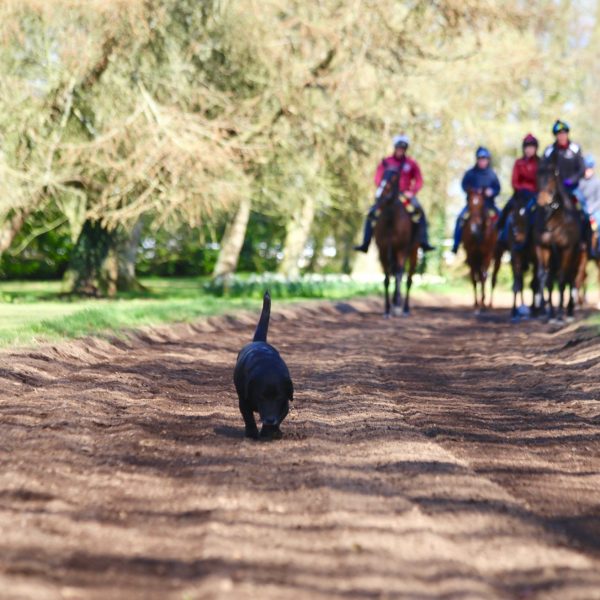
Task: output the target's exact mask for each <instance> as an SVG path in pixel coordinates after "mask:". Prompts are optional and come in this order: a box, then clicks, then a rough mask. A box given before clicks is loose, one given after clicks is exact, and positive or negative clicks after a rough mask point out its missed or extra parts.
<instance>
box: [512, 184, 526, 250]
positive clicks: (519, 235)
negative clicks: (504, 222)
mask: <svg viewBox="0 0 600 600" xmlns="http://www.w3.org/2000/svg"><path fill="white" fill-rule="evenodd" d="M514 203H515V206H514V209H513V211H512V215H511V221H510V227H511V230H512V235H513V239H514V240H515V242H516V243H517V244H519V245H522V244H524V243H525V242H526V240H527V232H528V229H529V215H528V214H527V205H528V204H529V199H528V198H527V196H526V195H525V194H521V193H519V192H517V193H516V194H515V199H514Z"/></svg>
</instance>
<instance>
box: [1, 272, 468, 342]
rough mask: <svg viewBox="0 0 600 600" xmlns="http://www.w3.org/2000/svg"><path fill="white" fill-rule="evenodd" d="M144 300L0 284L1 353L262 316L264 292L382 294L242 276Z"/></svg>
mask: <svg viewBox="0 0 600 600" xmlns="http://www.w3.org/2000/svg"><path fill="white" fill-rule="evenodd" d="M142 283H143V284H144V286H145V287H146V290H145V291H144V292H143V293H135V294H121V295H120V296H119V297H118V298H117V299H115V300H94V299H79V298H72V297H63V296H61V284H60V282H18V281H12V282H2V283H0V300H1V302H0V347H6V346H14V345H20V346H28V345H33V344H37V343H40V342H48V341H57V340H60V339H63V338H73V337H81V336H86V335H95V334H106V333H116V332H118V331H120V330H123V329H130V328H136V327H142V326H148V325H159V324H163V323H174V322H190V321H193V320H195V319H198V318H201V317H207V316H211V315H218V314H223V313H226V312H235V311H237V310H241V309H258V308H259V306H260V299H261V298H262V294H263V292H264V290H265V289H267V288H268V289H269V290H270V292H271V296H272V297H273V299H274V301H275V302H282V301H285V302H290V301H298V300H305V299H330V300H343V299H349V298H353V297H357V296H365V295H370V294H381V278H380V277H375V278H373V279H370V280H355V279H351V278H350V277H347V276H342V275H326V276H305V277H301V278H296V279H291V280H290V279H285V278H283V277H280V276H277V275H262V276H241V277H235V278H233V279H232V280H230V281H228V282H221V283H218V284H214V283H211V282H208V281H207V280H203V279H199V278H169V279H160V278H150V279H144V280H142ZM415 288H416V290H418V289H421V290H423V291H427V292H434V293H439V294H444V293H456V292H460V293H462V292H464V293H468V289H469V288H468V285H467V283H466V282H465V281H463V280H455V281H453V282H446V281H444V280H441V279H439V278H437V279H436V278H417V281H416V282H415Z"/></svg>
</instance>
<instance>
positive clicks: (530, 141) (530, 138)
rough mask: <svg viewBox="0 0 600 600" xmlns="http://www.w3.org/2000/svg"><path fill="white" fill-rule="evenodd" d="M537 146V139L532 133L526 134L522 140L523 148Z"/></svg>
mask: <svg viewBox="0 0 600 600" xmlns="http://www.w3.org/2000/svg"><path fill="white" fill-rule="evenodd" d="M539 145H540V144H539V142H538V139H537V138H536V137H535V135H533V134H532V133H528V134H527V135H526V136H525V137H524V138H523V148H525V146H535V147H536V148H537V147H538V146H539Z"/></svg>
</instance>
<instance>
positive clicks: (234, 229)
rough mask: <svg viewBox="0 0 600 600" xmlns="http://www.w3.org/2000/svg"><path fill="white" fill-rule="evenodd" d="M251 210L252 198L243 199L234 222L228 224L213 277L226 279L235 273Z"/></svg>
mask: <svg viewBox="0 0 600 600" xmlns="http://www.w3.org/2000/svg"><path fill="white" fill-rule="evenodd" d="M250 208H251V201H250V198H243V199H242V201H241V202H240V204H239V206H238V209H237V212H236V214H235V217H234V219H233V221H231V222H230V223H228V224H227V227H226V228H225V233H224V234H223V239H222V240H221V251H220V252H219V258H218V259H217V264H216V265H215V270H214V271H213V277H224V276H227V275H232V274H233V273H235V269H236V267H237V264H238V260H239V258H240V252H241V251H242V246H243V245H244V239H245V237H246V228H247V227H248V220H249V219H250Z"/></svg>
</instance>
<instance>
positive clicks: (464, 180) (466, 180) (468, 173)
mask: <svg viewBox="0 0 600 600" xmlns="http://www.w3.org/2000/svg"><path fill="white" fill-rule="evenodd" d="M470 179H471V171H465V174H464V175H463V178H462V182H461V184H460V185H461V186H462V189H463V192H465V194H466V193H467V192H468V191H469V180H470Z"/></svg>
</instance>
